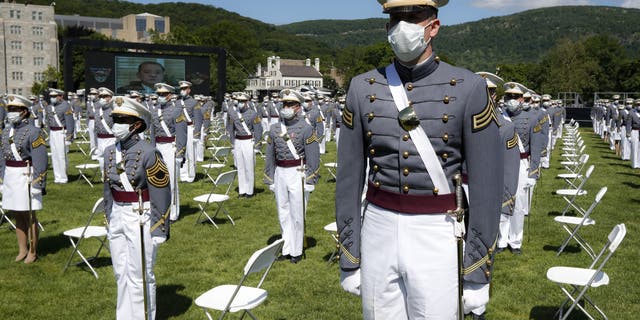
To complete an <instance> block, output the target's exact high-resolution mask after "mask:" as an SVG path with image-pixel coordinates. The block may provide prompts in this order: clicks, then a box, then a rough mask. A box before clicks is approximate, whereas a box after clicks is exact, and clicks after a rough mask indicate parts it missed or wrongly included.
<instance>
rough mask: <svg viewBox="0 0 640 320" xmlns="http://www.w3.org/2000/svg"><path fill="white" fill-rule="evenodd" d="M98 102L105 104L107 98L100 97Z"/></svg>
mask: <svg viewBox="0 0 640 320" xmlns="http://www.w3.org/2000/svg"><path fill="white" fill-rule="evenodd" d="M98 102H100V103H101V104H107V98H100V100H98Z"/></svg>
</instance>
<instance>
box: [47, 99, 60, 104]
mask: <svg viewBox="0 0 640 320" xmlns="http://www.w3.org/2000/svg"><path fill="white" fill-rule="evenodd" d="M49 101H51V104H56V102H58V98H51V99H49Z"/></svg>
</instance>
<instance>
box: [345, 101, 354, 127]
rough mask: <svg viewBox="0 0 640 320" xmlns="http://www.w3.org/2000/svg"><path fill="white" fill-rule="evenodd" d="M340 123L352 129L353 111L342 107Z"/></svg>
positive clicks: (347, 107)
mask: <svg viewBox="0 0 640 320" xmlns="http://www.w3.org/2000/svg"><path fill="white" fill-rule="evenodd" d="M342 123H344V125H345V126H347V127H349V129H353V111H351V110H349V106H345V107H344V111H343V112H342Z"/></svg>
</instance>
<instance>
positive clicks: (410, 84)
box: [407, 83, 413, 91]
mask: <svg viewBox="0 0 640 320" xmlns="http://www.w3.org/2000/svg"><path fill="white" fill-rule="evenodd" d="M411 90H413V84H412V83H409V84H407V91H411Z"/></svg>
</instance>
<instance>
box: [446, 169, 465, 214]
mask: <svg viewBox="0 0 640 320" xmlns="http://www.w3.org/2000/svg"><path fill="white" fill-rule="evenodd" d="M453 180H454V181H455V193H456V209H455V210H447V213H448V214H449V215H451V216H454V217H455V218H456V220H457V221H458V222H462V220H463V219H464V211H465V210H464V196H463V193H462V192H463V190H462V175H461V174H460V173H456V174H455V176H453Z"/></svg>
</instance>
